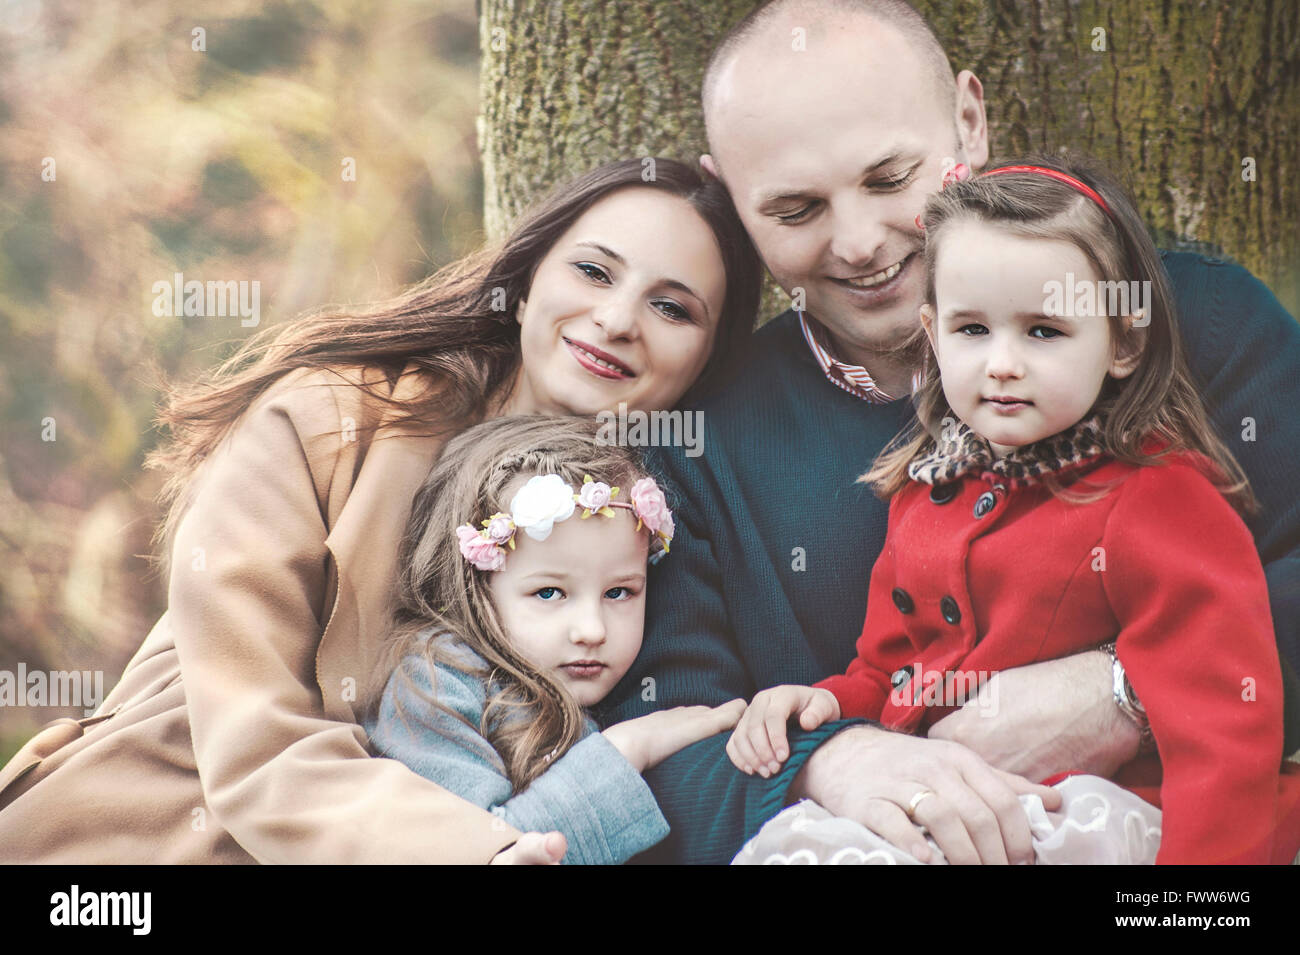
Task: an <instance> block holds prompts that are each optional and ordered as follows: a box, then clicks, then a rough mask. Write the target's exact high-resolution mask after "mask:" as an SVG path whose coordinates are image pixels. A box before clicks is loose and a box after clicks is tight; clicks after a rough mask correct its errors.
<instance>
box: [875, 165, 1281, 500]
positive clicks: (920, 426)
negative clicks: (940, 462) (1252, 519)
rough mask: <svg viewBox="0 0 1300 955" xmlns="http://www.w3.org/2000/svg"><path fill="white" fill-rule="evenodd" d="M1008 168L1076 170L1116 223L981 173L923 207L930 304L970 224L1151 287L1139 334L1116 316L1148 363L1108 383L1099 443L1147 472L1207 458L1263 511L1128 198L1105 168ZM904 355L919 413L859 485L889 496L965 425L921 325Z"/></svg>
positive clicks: (1056, 189)
mask: <svg viewBox="0 0 1300 955" xmlns="http://www.w3.org/2000/svg"><path fill="white" fill-rule="evenodd" d="M1006 165H1033V166H1042V167H1045V168H1049V169H1055V170H1057V171H1058V172H1064V173H1067V174H1068V175H1071V176H1073V177H1075V178H1076V179H1078V180H1080V181H1082V182H1083V183H1085V184H1086V185H1088V186H1090V187H1091V188H1092V189H1094V190H1095V191H1096V192H1097V193H1099V194H1100V195H1101V197H1102V198H1103V199H1104V200H1105V202H1106V205H1107V206H1109V207H1110V210H1111V212H1112V213H1113V214H1114V219H1113V220H1112V218H1111V217H1110V216H1107V215H1106V213H1105V212H1104V211H1103V210H1102V209H1101V207H1100V206H1098V205H1097V203H1096V202H1094V201H1093V200H1092V199H1090V198H1088V197H1087V196H1085V195H1083V194H1082V193H1080V192H1079V191H1078V190H1076V189H1074V188H1073V187H1072V186H1069V185H1066V184H1064V183H1061V182H1058V181H1056V180H1055V179H1052V178H1050V177H1048V176H1044V175H1041V174H1038V173H1032V172H1015V173H1010V172H1009V173H999V174H998V175H996V176H978V175H977V176H975V177H974V178H971V179H967V180H965V181H963V182H957V183H954V184H952V185H949V186H948V187H947V188H945V189H944V190H943V191H942V192H939V193H937V194H935V195H933V196H931V197H930V199H929V201H928V202H927V203H926V206H925V215H924V222H925V237H926V242H925V275H926V291H925V300H926V302H927V303H929V304H930V306H931V307H934V306H935V305H936V302H935V274H934V273H935V262H936V260H937V258H938V248H939V246H940V244H941V243H942V242H943V234H944V231H945V229H946V228H947V227H949V226H951V225H952V224H953V223H957V222H963V221H964V222H969V221H976V222H990V223H996V224H997V226H998V227H999V228H1002V229H1005V230H1007V231H1008V232H1010V233H1011V234H1013V235H1018V236H1025V237H1028V238H1038V239H1044V240H1048V241H1056V242H1069V243H1071V244H1073V245H1074V246H1076V247H1077V248H1078V249H1079V250H1080V251H1081V252H1083V254H1084V255H1086V256H1087V257H1088V259H1089V260H1090V261H1091V262H1092V264H1093V266H1094V267H1095V268H1096V270H1097V273H1098V274H1099V275H1100V276H1101V277H1102V280H1103V281H1112V282H1128V281H1138V282H1143V281H1148V282H1150V283H1151V285H1150V289H1151V295H1150V299H1149V301H1148V302H1147V303H1146V306H1147V315H1146V319H1147V320H1148V324H1147V325H1146V326H1145V327H1141V326H1136V327H1134V328H1132V329H1130V328H1128V327H1127V325H1126V324H1125V321H1124V316H1120V315H1111V316H1109V322H1110V334H1111V342H1112V343H1113V344H1114V348H1115V353H1116V355H1119V356H1129V355H1131V354H1133V353H1134V352H1138V353H1139V354H1140V356H1141V357H1140V358H1139V360H1138V364H1137V367H1136V369H1135V370H1134V371H1133V372H1132V374H1130V375H1129V376H1127V377H1126V378H1122V379H1115V378H1112V377H1110V376H1107V378H1106V381H1105V383H1104V384H1103V386H1102V390H1101V394H1100V395H1098V398H1097V401H1096V403H1095V404H1094V405H1093V408H1092V409H1091V410H1090V411H1089V412H1088V414H1089V415H1091V414H1093V413H1096V412H1103V413H1104V414H1105V426H1104V430H1103V434H1102V438H1101V441H1102V445H1103V447H1104V449H1105V451H1106V453H1107V454H1109V455H1111V456H1113V457H1114V458H1116V459H1118V460H1121V461H1127V462H1129V463H1131V464H1136V465H1142V466H1145V465H1154V464H1158V463H1159V462H1160V459H1162V458H1164V457H1166V456H1167V455H1169V454H1173V453H1175V452H1179V451H1194V452H1199V453H1200V454H1203V455H1204V456H1205V457H1206V458H1208V459H1209V462H1210V466H1209V467H1205V468H1203V471H1204V473H1205V475H1206V477H1207V478H1209V479H1210V480H1211V481H1212V482H1213V483H1214V486H1215V487H1216V488H1217V489H1218V491H1219V492H1220V493H1221V494H1222V495H1223V496H1224V497H1225V498H1226V499H1227V500H1228V501H1229V502H1230V503H1231V504H1232V505H1233V506H1234V507H1235V508H1236V509H1237V510H1238V512H1240V513H1241V514H1243V515H1250V514H1254V513H1256V512H1257V510H1258V507H1259V505H1258V502H1257V500H1256V499H1255V496H1254V494H1253V493H1252V492H1251V490H1250V485H1249V482H1248V481H1247V479H1246V475H1245V473H1244V472H1243V471H1242V469H1241V466H1240V465H1239V464H1238V463H1237V461H1236V459H1235V458H1234V457H1233V456H1232V452H1231V451H1229V450H1228V448H1227V446H1226V445H1225V444H1224V443H1223V441H1222V440H1221V439H1220V438H1219V436H1218V435H1217V434H1216V433H1215V431H1214V428H1213V426H1212V425H1211V424H1210V419H1209V415H1208V414H1207V413H1206V411H1205V405H1204V403H1203V402H1202V401H1201V397H1200V394H1199V392H1198V391H1197V388H1196V384H1195V383H1194V382H1193V380H1192V377H1191V373H1190V372H1189V371H1188V367H1187V360H1186V358H1185V357H1184V352H1183V345H1182V341H1181V338H1180V336H1179V333H1178V327H1177V323H1176V318H1177V317H1176V314H1175V312H1176V310H1175V305H1174V296H1173V291H1172V289H1171V288H1170V285H1169V278H1168V276H1167V275H1166V273H1165V270H1164V266H1163V265H1162V264H1161V262H1160V253H1159V252H1158V251H1157V250H1156V247H1155V243H1154V242H1152V241H1151V236H1150V234H1149V233H1148V232H1147V229H1146V226H1145V225H1144V224H1143V222H1142V219H1141V217H1140V216H1139V215H1138V214H1137V211H1136V210H1135V209H1134V207H1133V203H1132V201H1131V200H1130V199H1129V196H1128V194H1127V192H1126V191H1125V189H1124V188H1123V187H1122V186H1121V185H1120V184H1119V183H1118V182H1116V181H1115V180H1114V179H1112V178H1111V177H1110V176H1109V175H1108V174H1107V173H1105V172H1104V171H1103V170H1101V169H1099V168H1098V167H1096V166H1095V165H1094V164H1092V163H1090V162H1088V161H1086V160H1083V159H1080V158H1078V157H1071V158H1067V159H1061V158H1059V157H1042V156H1038V157H1032V158H1028V159H1023V160H1016V161H1014V162H1010V163H1007V164H1006ZM1140 287H1142V286H1139V288H1140ZM896 354H900V355H902V356H904V357H905V358H906V360H907V361H909V362H910V363H911V364H912V365H913V367H918V366H919V367H920V368H921V370H922V381H921V383H920V385H919V387H918V388H916V389H915V391H914V392H913V395H912V402H913V404H914V405H915V408H916V418H915V419H914V421H913V423H912V426H911V427H909V428H907V429H905V430H904V431H903V432H902V433H901V434H899V435H898V436H897V437H895V438H894V440H893V441H891V442H890V443H889V445H887V446H886V447H885V449H884V450H883V451H882V452H881V453H880V455H879V456H878V457H877V458H876V460H875V462H874V463H873V465H872V467H871V469H870V470H869V471H868V472H867V473H866V474H864V475H862V476H861V477H860V478H858V480H859V481H860V482H862V483H864V484H869V485H870V486H871V487H872V489H873V490H874V491H875V492H876V494H877V496H879V497H882V498H888V497H892V496H893V495H894V494H896V493H898V491H900V490H902V489H903V488H904V487H905V486H906V485H907V483H908V481H909V478H908V473H907V468H908V465H909V464H910V463H911V462H912V461H913V460H915V459H916V458H917V457H918V456H920V455H921V454H924V453H926V452H927V451H928V450H929V449H931V448H932V447H934V445H935V443H936V441H937V439H938V437H939V436H940V434H941V431H942V429H943V427H944V424H945V421H947V422H954V421H956V420H957V416H956V415H955V414H954V413H953V411H952V409H951V408H950V407H949V405H948V402H947V399H946V398H945V397H944V393H943V382H942V381H941V379H940V377H939V368H938V363H937V361H936V360H935V356H934V353H933V351H932V349H931V347H930V342H929V339H928V338H927V337H926V334H925V331H924V329H923V328H921V327H920V325H919V323H918V328H917V332H916V333H915V334H914V335H912V336H911V337H910V338H909V339H908V340H907V341H906V342H905V343H903V344H902V345H901V346H900V347H899V348H898V349H897V352H896ZM1152 435H1154V436H1157V437H1159V438H1162V439H1164V440H1166V441H1167V442H1168V446H1167V447H1165V448H1164V449H1163V450H1162V451H1160V452H1159V453H1156V454H1146V453H1144V452H1143V451H1142V450H1141V447H1142V444H1143V442H1144V441H1145V440H1146V438H1148V437H1149V436H1152ZM1077 483H1078V484H1079V485H1083V484H1086V483H1088V482H1086V480H1084V481H1079V482H1077ZM1044 484H1045V485H1046V486H1048V487H1049V488H1050V489H1051V490H1052V492H1053V493H1054V494H1056V495H1057V496H1058V497H1061V498H1064V499H1067V500H1072V501H1088V500H1094V499H1096V498H1097V497H1100V496H1102V495H1104V494H1105V493H1106V491H1107V490H1108V488H1109V485H1108V486H1106V487H1101V489H1100V490H1098V491H1095V492H1091V493H1089V492H1083V491H1081V490H1079V489H1078V488H1077V487H1076V489H1074V490H1067V489H1066V488H1065V487H1064V486H1063V485H1062V484H1061V482H1060V481H1058V480H1057V479H1055V478H1053V477H1051V476H1050V475H1049V476H1048V477H1046V478H1045V479H1044ZM1093 486H1094V487H1098V485H1093Z"/></svg>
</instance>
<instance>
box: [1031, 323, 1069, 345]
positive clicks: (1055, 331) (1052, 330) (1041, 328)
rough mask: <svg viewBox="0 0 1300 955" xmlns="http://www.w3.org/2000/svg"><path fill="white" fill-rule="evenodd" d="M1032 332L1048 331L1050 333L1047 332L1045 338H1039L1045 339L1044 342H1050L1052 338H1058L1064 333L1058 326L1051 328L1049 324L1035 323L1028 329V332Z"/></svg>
mask: <svg viewBox="0 0 1300 955" xmlns="http://www.w3.org/2000/svg"><path fill="white" fill-rule="evenodd" d="M1034 332H1050V333H1051V334H1049V335H1048V336H1047V337H1046V338H1043V339H1040V340H1041V341H1045V342H1050V341H1051V340H1052V339H1053V338H1060V337H1061V335H1063V334H1064V332H1062V331H1061V330H1060V329H1059V328H1052V327H1051V326H1049V325H1035V326H1034V327H1033V328H1031V329H1030V330H1029V334H1030V335H1033V334H1034Z"/></svg>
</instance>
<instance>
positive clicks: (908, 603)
mask: <svg viewBox="0 0 1300 955" xmlns="http://www.w3.org/2000/svg"><path fill="white" fill-rule="evenodd" d="M889 596H891V597H893V598H894V606H895V607H897V608H898V610H899V612H900V613H911V612H912V611H913V610H915V609H916V607H915V605H914V604H913V603H912V595H911V594H909V593H908V592H907V591H906V590H904V589H903V588H902V587H895V588H894V592H893V593H891V594H890V595H889Z"/></svg>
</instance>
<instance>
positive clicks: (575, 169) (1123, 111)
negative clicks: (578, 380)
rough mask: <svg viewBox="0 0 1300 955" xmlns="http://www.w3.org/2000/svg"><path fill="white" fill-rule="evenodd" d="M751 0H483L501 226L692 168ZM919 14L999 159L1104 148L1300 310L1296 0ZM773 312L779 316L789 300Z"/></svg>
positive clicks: (1170, 215)
mask: <svg viewBox="0 0 1300 955" xmlns="http://www.w3.org/2000/svg"><path fill="white" fill-rule="evenodd" d="M754 6H755V4H754V2H753V0H721V2H711V3H708V4H699V3H697V2H695V0H629V2H623V0H620V2H617V3H611V2H603V0H549V2H547V0H481V16H480V40H481V52H482V74H481V91H482V115H481V121H480V130H479V133H480V136H479V141H480V149H481V151H482V156H483V169H484V189H485V202H484V217H485V221H486V225H487V229H488V233H489V235H492V236H499V235H500V234H501V233H502V232H503V231H504V230H505V229H506V228H507V227H508V224H509V223H510V221H512V219H513V218H514V216H516V215H517V214H518V212H519V211H520V210H521V209H522V208H523V207H524V206H526V205H527V203H528V202H529V201H530V200H531V199H533V198H535V197H536V196H537V195H538V194H539V193H541V192H544V191H545V190H546V189H548V188H549V187H550V186H551V185H553V184H554V183H556V182H558V181H560V180H562V179H565V178H568V177H571V176H573V175H577V174H578V173H580V172H582V171H584V170H586V169H588V168H590V167H591V166H594V165H596V164H598V163H601V162H604V161H606V160H609V159H617V158H625V157H628V156H649V155H669V156H675V157H677V158H680V159H684V160H686V161H688V162H692V161H694V159H695V157H696V156H697V155H698V154H699V153H700V152H701V151H702V150H703V146H704V130H703V120H702V116H701V111H700V103H699V87H700V79H701V76H702V74H703V70H704V65H705V63H706V62H707V60H708V56H709V52H710V51H711V50H712V48H713V46H714V44H715V43H716V42H717V41H718V39H720V38H721V36H722V35H723V33H724V32H725V31H726V30H727V29H728V28H729V27H730V26H731V25H732V24H733V23H735V22H736V21H738V20H739V19H740V18H741V17H742V16H744V14H745V13H747V12H748V11H749V10H750V9H752V8H753V7H754ZM916 6H917V7H918V9H920V11H921V12H922V13H923V14H925V15H926V16H928V17H929V18H930V20H931V22H932V23H933V24H934V27H935V30H936V32H937V33H938V35H939V38H940V40H941V41H942V42H943V43H944V46H945V48H946V49H947V51H948V55H949V59H950V60H951V61H952V65H953V69H954V70H961V69H971V70H973V71H974V72H975V74H976V75H977V76H979V77H980V79H981V80H982V81H983V83H984V89H985V96H986V100H987V103H988V114H989V122H990V132H991V136H992V144H993V156H994V158H995V159H996V158H1000V157H1010V156H1013V155H1016V154H1018V153H1023V152H1026V151H1049V152H1050V151H1055V150H1058V149H1061V148H1071V149H1076V150H1080V151H1083V152H1085V153H1088V154H1090V155H1092V156H1095V157H1096V158H1097V159H1099V160H1101V161H1102V162H1104V163H1106V164H1107V165H1108V166H1109V167H1110V168H1111V169H1112V170H1113V171H1114V172H1116V173H1118V174H1119V175H1120V176H1121V177H1122V178H1124V179H1126V180H1127V181H1128V184H1129V186H1130V188H1131V189H1132V191H1133V193H1134V196H1135V198H1136V200H1137V203H1138V208H1139V210H1140V211H1141V212H1142V214H1143V216H1144V217H1145V218H1146V220H1147V222H1148V223H1149V224H1150V226H1151V227H1152V231H1153V233H1154V234H1155V235H1156V238H1157V240H1158V241H1159V242H1160V243H1161V244H1162V245H1164V246H1166V247H1168V246H1173V245H1180V244H1183V243H1187V242H1191V243H1193V244H1201V245H1203V246H1205V247H1208V248H1211V249H1213V248H1215V247H1217V248H1220V249H1222V251H1223V252H1224V253H1226V254H1227V255H1228V256H1230V257H1232V258H1234V259H1236V260H1237V261H1239V262H1241V263H1242V264H1243V265H1245V266H1246V267H1247V268H1249V269H1250V270H1251V271H1252V272H1254V273H1255V274H1256V275H1258V276H1259V277H1260V278H1261V279H1263V280H1264V282H1265V283H1267V284H1268V285H1269V286H1270V287H1271V288H1272V289H1273V290H1274V292H1276V293H1277V295H1278V297H1279V298H1280V299H1281V300H1282V302H1283V304H1284V305H1286V306H1287V308H1288V309H1290V311H1291V312H1292V314H1297V313H1300V184H1298V183H1297V178H1296V177H1297V170H1300V5H1298V4H1296V3H1295V2H1294V0H1254V2H1239V0H1206V2H1201V3H1194V4H1193V3H1174V2H1168V0H1163V2H1160V0H918V2H917V3H916ZM1098 30H1101V31H1104V34H1101V33H1098V32H1097V31H1098ZM1252 169H1253V174H1254V180H1253V181H1252V180H1250V179H1249V178H1247V177H1248V175H1249V173H1250V172H1251V171H1252ZM764 304H765V310H764V315H763V317H764V318H766V317H769V316H770V315H771V314H772V309H773V308H774V307H777V306H778V305H780V302H779V300H778V299H777V298H776V297H775V296H772V295H769V296H767V297H766V298H765V303H764Z"/></svg>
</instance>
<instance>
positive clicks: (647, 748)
mask: <svg viewBox="0 0 1300 955" xmlns="http://www.w3.org/2000/svg"><path fill="white" fill-rule="evenodd" d="M743 712H745V701H744V700H732V701H731V702H730V703H723V704H722V705H721V706H676V707H673V708H672V709H670V710H660V711H659V712H658V713H651V714H650V715H649V716H638V717H637V718H636V719H634V720H624V721H623V722H622V723H615V724H614V725H613V726H611V727H610V728H609V729H607V730H605V732H604V736H605V738H606V739H608V740H609V741H610V742H611V743H613V744H614V747H615V748H616V749H617V750H618V751H619V752H620V753H622V754H623V758H624V759H626V760H627V761H628V762H629V763H631V764H632V766H633V768H635V769H636V771H637V772H638V773H644V772H645V771H646V770H647V769H649V768H650V767H651V766H655V765H657V764H659V763H662V762H663V761H664V760H665V759H667V758H668V757H669V756H671V755H672V754H673V753H675V752H677V751H678V750H679V749H682V748H684V747H686V746H690V745H691V744H692V743H698V742H699V741H700V740H702V739H708V738H709V737H710V736H716V735H717V734H718V733H723V732H726V731H727V730H729V729H731V728H732V727H733V726H735V725H736V721H737V720H739V719H740V714H741V713H743Z"/></svg>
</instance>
